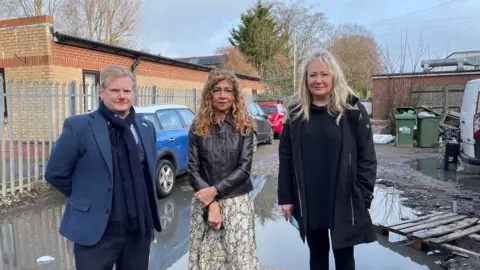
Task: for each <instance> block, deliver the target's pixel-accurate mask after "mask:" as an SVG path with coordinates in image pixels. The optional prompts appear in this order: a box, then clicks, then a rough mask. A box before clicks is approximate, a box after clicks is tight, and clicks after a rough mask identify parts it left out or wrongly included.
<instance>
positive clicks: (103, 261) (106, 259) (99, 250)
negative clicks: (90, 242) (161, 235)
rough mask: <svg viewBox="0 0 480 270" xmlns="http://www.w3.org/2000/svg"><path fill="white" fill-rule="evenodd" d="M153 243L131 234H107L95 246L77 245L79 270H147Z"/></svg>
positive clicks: (76, 252)
mask: <svg viewBox="0 0 480 270" xmlns="http://www.w3.org/2000/svg"><path fill="white" fill-rule="evenodd" d="M150 243H151V241H150V240H149V239H146V238H142V239H141V240H136V239H134V237H133V236H132V235H129V234H108V233H107V234H105V235H103V236H102V239H100V241H99V242H98V243H97V244H96V245H94V246H91V247H90V246H81V245H78V244H75V246H74V249H73V250H74V253H75V265H76V268H77V270H112V269H113V265H115V269H116V270H130V269H135V270H147V269H148V258H149V256H150Z"/></svg>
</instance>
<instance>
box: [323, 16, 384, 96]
mask: <svg viewBox="0 0 480 270" xmlns="http://www.w3.org/2000/svg"><path fill="white" fill-rule="evenodd" d="M328 47H329V49H330V50H331V52H332V53H333V54H334V55H335V56H336V57H337V59H338V60H339V62H340V64H341V66H342V69H343V72H344V73H345V76H346V78H347V81H348V83H349V85H350V86H351V87H352V88H354V89H355V91H356V92H357V94H359V95H360V96H361V97H362V98H366V97H367V94H368V90H369V88H370V77H371V76H372V75H373V74H377V73H379V72H380V70H381V53H380V50H379V49H378V45H377V42H376V41H375V39H374V38H373V35H372V34H371V33H370V32H369V31H368V30H367V29H365V28H364V27H363V26H359V25H355V24H347V25H342V26H340V27H338V28H337V29H335V31H334V34H333V35H332V37H331V39H330V40H329V42H328Z"/></svg>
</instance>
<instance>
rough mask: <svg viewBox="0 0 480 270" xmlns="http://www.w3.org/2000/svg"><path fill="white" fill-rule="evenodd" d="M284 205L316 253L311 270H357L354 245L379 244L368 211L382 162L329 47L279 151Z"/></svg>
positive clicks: (308, 75)
mask: <svg viewBox="0 0 480 270" xmlns="http://www.w3.org/2000/svg"><path fill="white" fill-rule="evenodd" d="M279 159H280V168H279V183H278V185H279V188H278V202H279V205H281V208H282V211H283V214H284V216H285V219H286V220H287V221H290V222H293V219H295V220H296V221H297V222H298V224H299V226H298V228H299V230H300V236H301V238H302V240H303V241H305V238H306V240H307V243H308V247H309V249H310V268H311V269H315V270H327V269H329V268H328V267H329V251H330V242H329V235H330V236H331V242H332V249H333V254H334V257H335V265H336V269H337V270H353V269H355V260H354V246H355V245H358V244H362V243H370V242H373V241H375V240H376V235H375V233H374V231H373V225H372V221H371V218H370V215H369V212H368V209H369V208H370V204H371V202H372V199H373V190H374V186H375V179H376V169H377V161H376V154H375V148H374V144H373V136H372V131H371V127H370V120H369V116H368V113H367V112H366V110H365V107H364V106H363V105H362V104H361V103H360V102H359V99H358V97H357V96H356V95H355V93H354V91H353V90H352V89H351V88H350V87H349V86H348V84H347V82H346V80H345V77H344V75H343V73H342V70H341V69H340V66H339V65H338V63H337V61H336V60H335V58H334V57H333V56H332V54H331V53H330V52H328V51H327V50H324V49H318V50H316V51H314V52H313V53H312V54H311V55H310V56H309V57H308V58H307V59H306V61H305V63H304V68H303V71H302V74H301V82H300V85H299V89H298V91H297V92H296V93H295V95H294V97H293V100H292V104H291V105H290V110H289V113H288V117H287V119H286V121H285V123H284V127H283V132H282V135H281V138H280V146H279Z"/></svg>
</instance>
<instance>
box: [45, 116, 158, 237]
mask: <svg viewBox="0 0 480 270" xmlns="http://www.w3.org/2000/svg"><path fill="white" fill-rule="evenodd" d="M134 125H135V129H136V131H137V134H138V137H139V140H140V141H141V143H142V144H143V147H144V148H145V155H146V161H147V164H148V169H149V172H150V176H151V177H150V178H151V181H147V183H150V184H151V185H152V186H151V189H149V190H153V194H151V193H150V194H149V201H150V206H151V208H152V213H154V215H153V221H154V227H155V229H156V230H157V231H158V232H160V231H161V226H160V216H159V211H158V209H159V207H158V197H157V192H156V185H155V167H156V156H157V154H156V148H157V147H156V133H155V128H154V126H153V124H152V123H151V122H149V121H146V120H140V119H135V122H134ZM112 167H113V165H112V153H111V145H110V137H109V134H108V125H107V121H106V120H105V118H104V117H103V116H101V115H100V112H99V111H93V112H91V113H88V114H82V115H75V116H72V117H69V118H67V119H66V120H65V121H64V123H63V131H62V134H61V135H60V137H59V138H58V140H57V142H56V143H55V145H53V147H52V152H51V154H50V158H49V160H48V163H47V168H46V171H45V179H46V180H47V182H48V183H50V184H51V185H52V186H54V187H55V188H56V189H58V190H59V191H60V192H62V193H63V194H65V196H67V197H68V203H67V206H66V208H65V213H64V214H63V219H62V223H61V225H60V234H61V235H63V236H64V237H66V238H67V239H69V240H70V241H72V242H74V243H76V244H80V245H84V246H92V245H95V244H96V243H97V242H98V241H100V239H101V237H102V235H103V234H104V232H105V229H106V227H107V223H108V221H109V218H110V212H111V209H112V195H113V193H112V191H113V168H112Z"/></svg>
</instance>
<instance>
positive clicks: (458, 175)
mask: <svg viewBox="0 0 480 270" xmlns="http://www.w3.org/2000/svg"><path fill="white" fill-rule="evenodd" d="M407 164H409V165H410V167H412V168H413V169H414V170H417V171H419V172H421V173H422V174H425V175H427V176H430V177H432V178H435V179H439V180H441V181H446V182H454V183H458V184H460V186H461V187H462V188H464V189H468V190H472V191H476V192H479V191H480V176H478V175H473V174H467V173H464V172H463V171H462V170H459V171H457V172H452V171H445V170H443V169H439V168H438V161H437V158H424V159H415V160H412V161H409V162H407Z"/></svg>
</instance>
